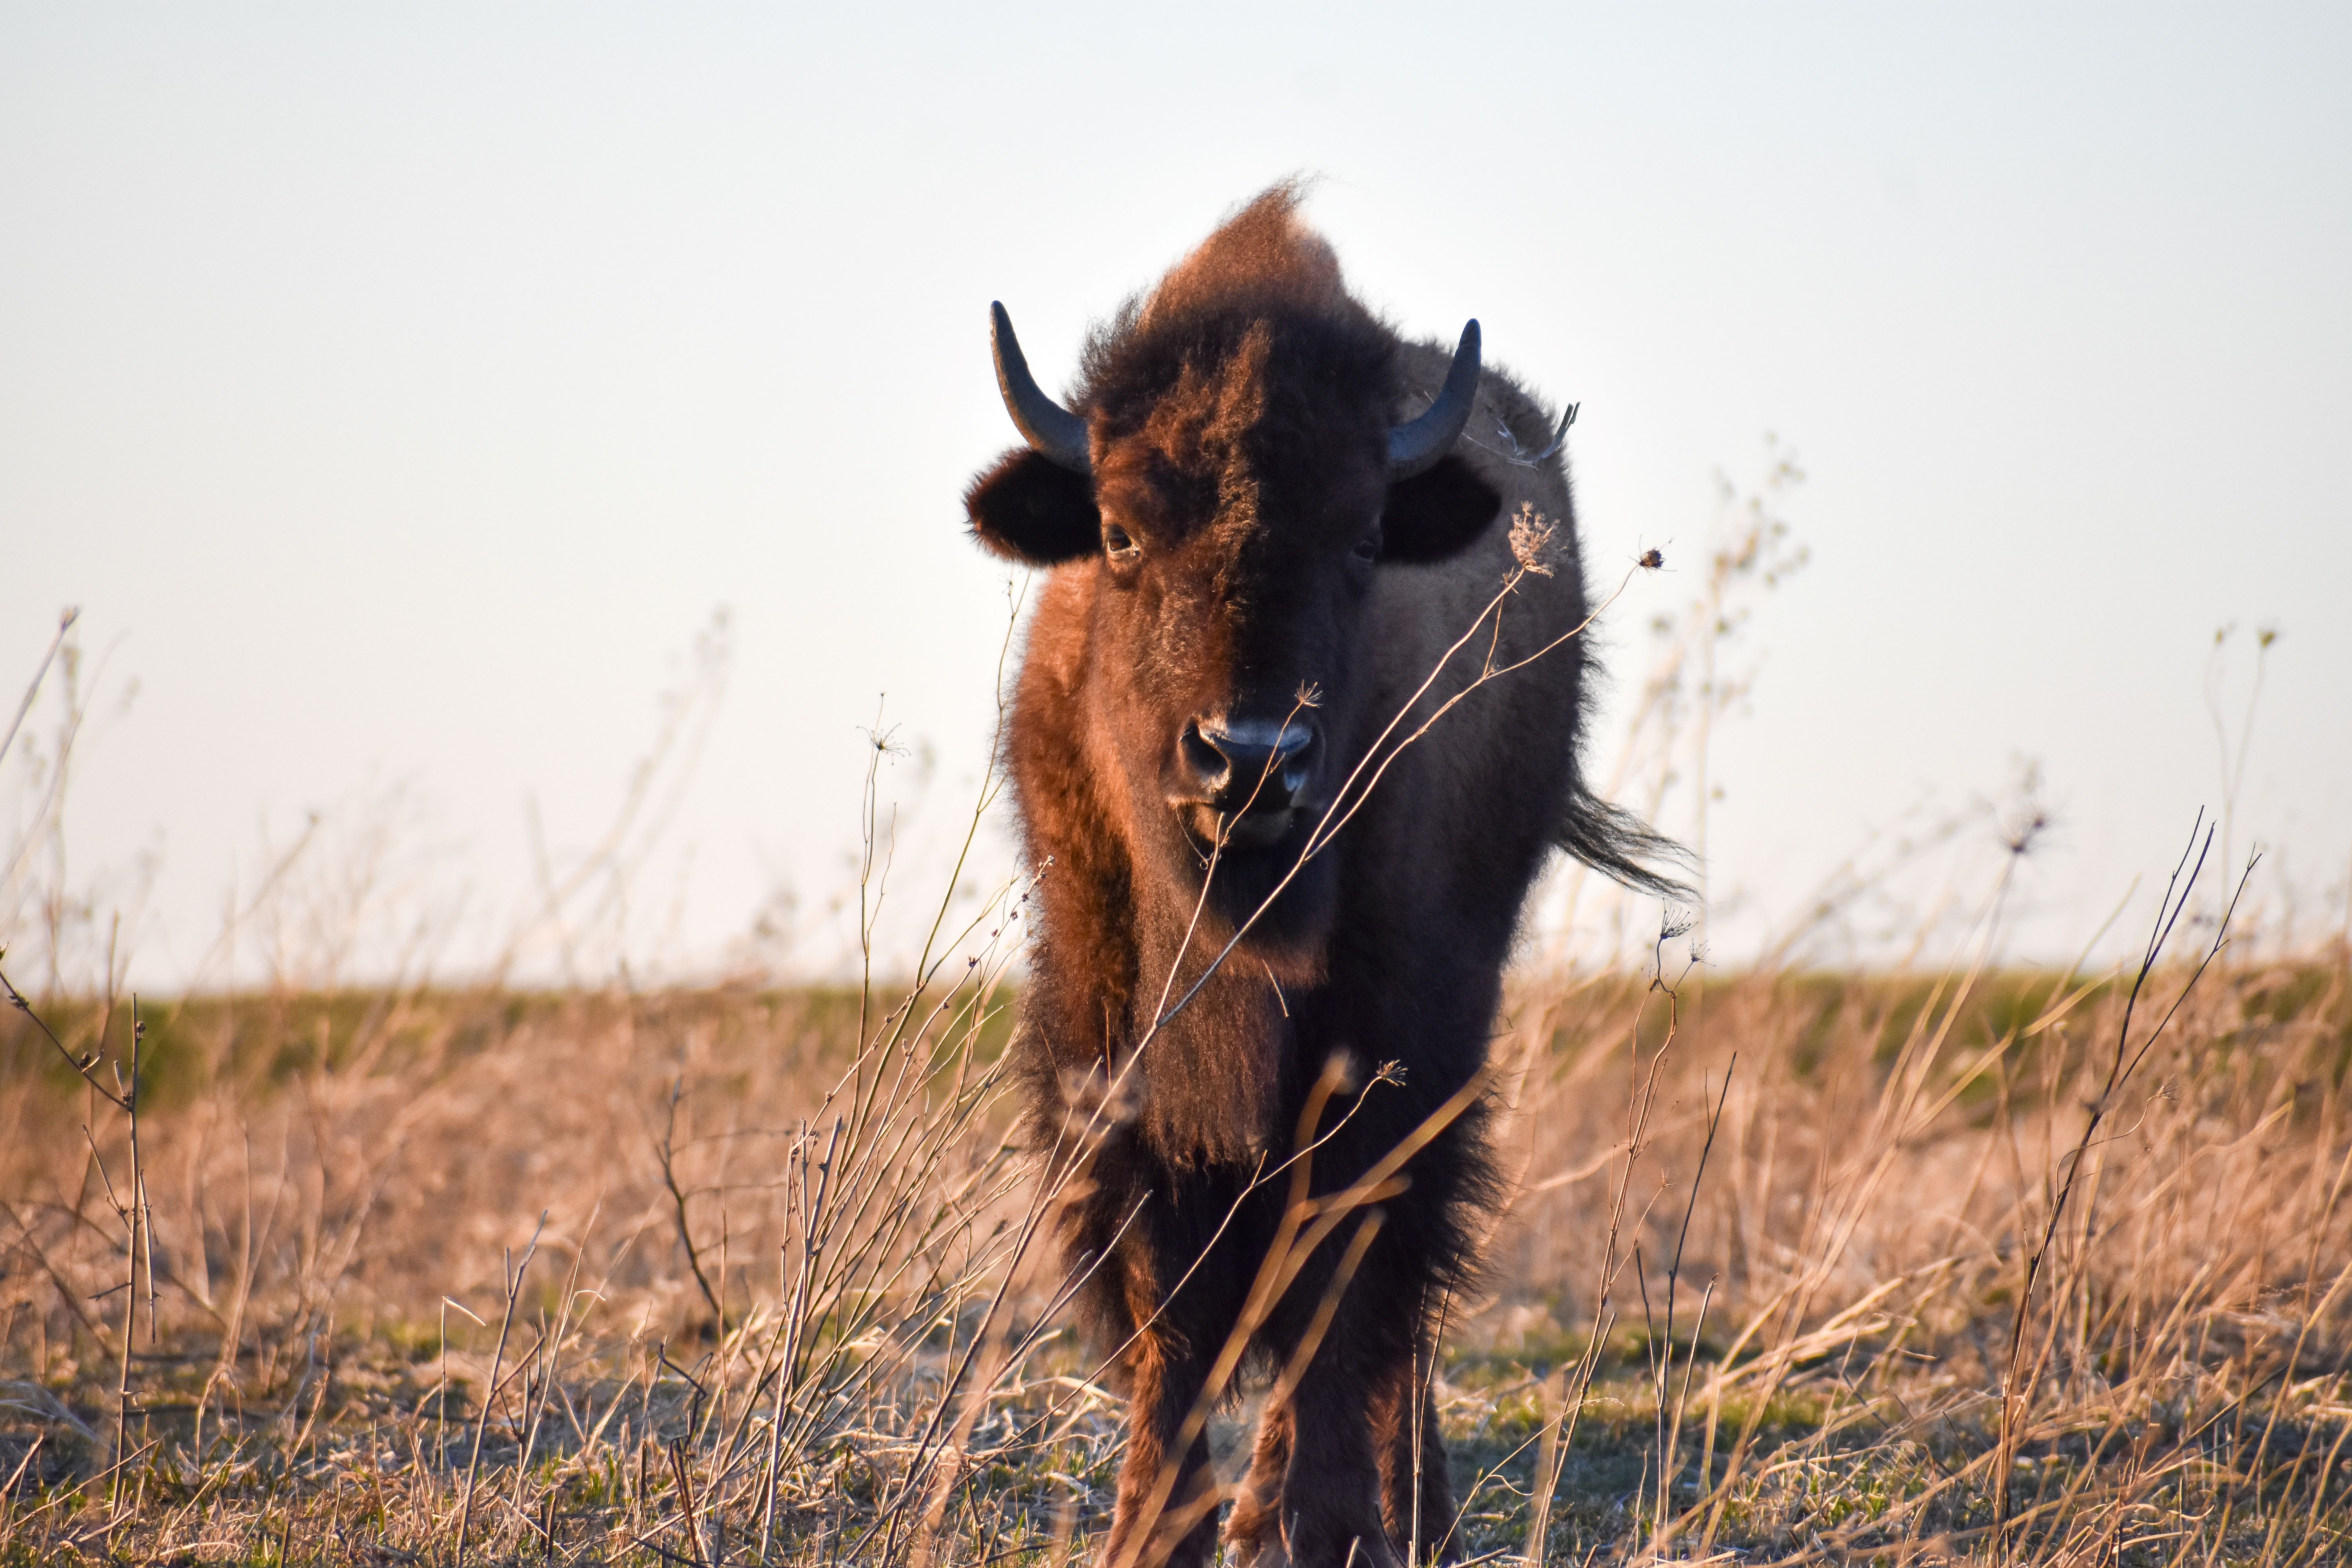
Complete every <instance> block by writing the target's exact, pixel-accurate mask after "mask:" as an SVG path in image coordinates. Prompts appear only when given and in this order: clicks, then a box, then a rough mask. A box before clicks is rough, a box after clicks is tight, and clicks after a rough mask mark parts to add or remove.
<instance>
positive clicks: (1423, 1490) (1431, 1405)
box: [1372, 1352, 1455, 1564]
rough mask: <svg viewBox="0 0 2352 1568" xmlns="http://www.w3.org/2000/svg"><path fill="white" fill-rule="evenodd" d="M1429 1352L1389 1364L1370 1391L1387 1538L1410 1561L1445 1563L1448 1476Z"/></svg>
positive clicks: (1450, 1528) (1450, 1507)
mask: <svg viewBox="0 0 2352 1568" xmlns="http://www.w3.org/2000/svg"><path fill="white" fill-rule="evenodd" d="M1432 1353H1433V1352H1423V1355H1421V1356H1420V1357H1418V1358H1415V1359H1412V1360H1408V1361H1405V1362H1403V1363H1400V1364H1399V1365H1397V1366H1396V1367H1394V1368H1392V1369H1391V1371H1390V1373H1389V1374H1388V1375H1387V1376H1386V1377H1384V1378H1382V1379H1381V1384H1380V1387H1379V1388H1378V1389H1377V1390H1376V1391H1375V1392H1374V1394H1373V1396H1372V1442H1373V1446H1374V1451H1375V1452H1376V1453H1377V1455H1378V1456H1379V1459H1380V1467H1381V1520H1382V1521H1383V1522H1384V1523H1386V1524H1387V1526H1388V1531H1389V1541H1390V1543H1391V1545H1393V1546H1394V1547H1395V1548H1396V1549H1397V1551H1398V1552H1400V1553H1402V1554H1403V1555H1404V1556H1405V1557H1406V1558H1407V1560H1408V1561H1410V1562H1412V1563H1416V1564H1427V1563H1451V1562H1453V1561H1454V1556H1455V1552H1454V1542H1453V1539H1452V1538H1453V1533H1454V1478H1453V1475H1452V1473H1451V1472H1450V1471H1449V1470H1448V1469H1447V1468H1446V1462H1445V1441H1444V1438H1443V1437H1442V1436H1439V1434H1438V1430H1437V1399H1436V1396H1435V1394H1434V1393H1433V1390H1432V1387H1431V1384H1433V1383H1434V1382H1435V1363H1434V1362H1433V1360H1432V1359H1430V1358H1431V1354H1432ZM1424 1369H1427V1370H1424Z"/></svg>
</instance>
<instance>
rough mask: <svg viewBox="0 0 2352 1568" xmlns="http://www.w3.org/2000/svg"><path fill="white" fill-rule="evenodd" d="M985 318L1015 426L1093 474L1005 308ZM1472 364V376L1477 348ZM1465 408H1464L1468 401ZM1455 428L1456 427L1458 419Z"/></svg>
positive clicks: (1035, 443) (993, 306) (1060, 460)
mask: <svg viewBox="0 0 2352 1568" xmlns="http://www.w3.org/2000/svg"><path fill="white" fill-rule="evenodd" d="M988 320H989V328H988V336H989V342H990V343H991V344H992V346H993V347H994V349H995V351H996V387H997V390H998V391H1000V392H1002V393H1003V394H1004V412H1006V413H1007V414H1010V415H1011V416H1013V428H1015V429H1017V430H1019V431H1020V432H1021V434H1022V436H1023V437H1025V438H1026V439H1027V441H1028V443H1029V445H1030V446H1031V447H1033V448H1034V450H1035V451H1036V453H1037V455H1038V456H1039V457H1041V458H1045V459H1046V460H1048V461H1049V462H1053V463H1057V464H1059V465H1060V466H1061V467H1063V468H1067V469H1069V470H1070V471H1071V472H1073V473H1079V474H1085V473H1091V472H1092V471H1093V470H1094V458H1093V456H1092V455H1091V453H1090V452H1089V451H1088V449H1087V422H1086V421H1085V420H1083V419H1081V418H1079V417H1078V416H1076V415H1075V414H1073V413H1071V412H1070V411H1069V410H1068V409H1066V408H1065V407H1063V406H1062V405H1060V404H1058V403H1056V402H1055V401H1054V400H1053V399H1052V398H1050V397H1048V396H1046V395H1045V388H1044V387H1042V386H1039V385H1038V384H1037V378H1036V377H1035V376H1034V375H1031V374H1029V361H1028V360H1027V358H1026V357H1024V355H1023V354H1022V353H1021V340H1020V339H1019V338H1016V337H1014V336H1013V318H1012V317H1010V316H1008V315H1006V314H1005V313H1004V307H1003V305H1002V304H1000V303H998V302H996V301H994V300H991V301H990V302H989V306H988ZM1471 368H1472V371H1473V373H1474V374H1475V371H1476V368H1477V353H1476V351H1475V349H1474V350H1473V351H1472V353H1471ZM1453 384H1454V383H1453V381H1452V380H1451V379H1449V380H1448V381H1447V382H1446V385H1447V386H1449V387H1451V386H1452V385H1453ZM1464 407H1465V412H1466V410H1467V407H1468V405H1466V404H1465V405H1464ZM1427 417H1428V416H1426V415H1423V418H1424V419H1426V418H1427ZM1455 428H1457V429H1458V428H1460V421H1458V420H1457V421H1455ZM1389 441H1390V446H1391V450H1393V449H1394V447H1395V441H1396V437H1394V436H1391V437H1389Z"/></svg>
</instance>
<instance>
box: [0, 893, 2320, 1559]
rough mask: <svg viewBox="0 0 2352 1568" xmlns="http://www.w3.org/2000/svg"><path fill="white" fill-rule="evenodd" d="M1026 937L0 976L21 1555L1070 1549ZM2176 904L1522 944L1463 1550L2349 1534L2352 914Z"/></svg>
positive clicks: (2043, 1553) (1103, 1504) (1470, 1331)
mask: <svg viewBox="0 0 2352 1568" xmlns="http://www.w3.org/2000/svg"><path fill="white" fill-rule="evenodd" d="M1006 923H1007V924H1008V925H1009V923H1010V922H1009V921H1007V922H1006ZM2191 923H2192V924H2193V922H2191ZM2184 929H2187V928H2184ZM2206 938H2207V940H2209V941H2210V931H2208V932H2207V933H2206ZM1005 952H1006V950H1005V949H1004V948H1003V945H1002V944H1001V943H1000V944H999V945H998V946H997V947H994V948H990V949H987V950H986V952H984V954H983V957H982V960H981V961H980V962H978V963H970V964H964V963H961V962H960V963H959V964H958V971H959V972H958V973H956V974H955V975H952V976H942V975H940V974H938V973H934V974H932V975H930V976H928V977H926V978H927V979H928V980H929V982H930V984H924V985H914V984H908V985H907V986H902V987H900V988H899V989H898V991H896V992H892V993H887V994H886V993H883V992H879V991H877V992H874V993H872V994H861V993H860V992H858V991H856V990H798V991H782V992H775V991H761V990H756V989H748V988H746V989H726V988H720V989H708V990H697V991H679V992H665V993H660V994H635V995H632V994H621V993H605V994H515V993H511V992H508V991H503V990H501V991H481V992H467V991H447V990H417V991H407V992H383V991H373V992H353V993H343V994H312V993H291V992H289V993H273V994H241V995H234V996H226V997H194V998H188V999H185V1000H182V1001H179V1002H175V1003H170V1004H159V1003H154V1002H143V1003H142V1004H141V1005H140V1006H139V1009H138V1016H137V1018H136V1020H135V1025H134V1019H133V1016H132V1012H131V1005H130V1004H129V1003H128V1002H121V1003H118V1004H115V1005H111V1006H107V1005H98V1004H94V1003H89V1002H81V1003H75V1002H72V1001H69V1000H66V1001H57V1002H52V1003H44V1002H42V1001H40V1000H38V999H35V1000H33V1001H32V1002H31V1004H30V1005H29V1007H28V1008H26V1009H24V1010H20V1011H16V1012H12V1013H9V1014H7V1015H5V1016H0V1197H5V1224H6V1226H7V1230H6V1234H5V1237H0V1247H4V1248H5V1254H0V1256H5V1278H0V1315H5V1321H6V1325H7V1326H6V1336H5V1369H0V1377H5V1380H6V1381H5V1386H0V1484H5V1493H0V1558H5V1560H6V1561H12V1562H33V1561H44V1562H47V1561H74V1560H77V1559H86V1560H94V1561H95V1560H109V1561H126V1562H156V1563H161V1562H173V1563H178V1562H201V1563H215V1562H234V1563H285V1562H336V1563H343V1562H356V1563H411V1562H432V1563H453V1562H456V1561H457V1560H459V1559H461V1558H463V1559H465V1560H467V1561H472V1562H478V1563H490V1562H510V1561H524V1562H534V1563H536V1562H556V1563H647V1564H651V1563H719V1562H736V1563H746V1562H754V1561H768V1562H780V1563H897V1562H923V1563H940V1564H946V1563H962V1564H973V1565H977V1564H982V1563H1039V1564H1042V1563H1062V1562H1064V1561H1066V1560H1069V1559H1071V1558H1072V1557H1074V1556H1076V1555H1078V1554H1081V1553H1083V1552H1085V1551H1086V1550H1087V1546H1088V1543H1089V1541H1090V1539H1091V1537H1092V1536H1093V1535H1094V1533H1095V1532H1096V1531H1098V1529H1099V1527H1100V1526H1101V1524H1102V1523H1103V1521H1104V1519H1105V1511H1106V1509H1107V1507H1108V1488H1109V1483H1110V1479H1111V1477H1112V1475H1113V1474H1114V1471H1115V1468H1116V1465H1117V1461H1118V1454H1119V1446H1120V1424H1119V1419H1118V1402H1117V1400H1116V1399H1115V1397H1114V1396H1113V1394H1111V1393H1110V1391H1109V1390H1108V1388H1107V1386H1106V1375H1105V1373H1103V1369H1102V1365H1101V1363H1100V1360H1099V1357H1100V1355H1101V1352H1102V1350H1103V1348H1104V1347H1098V1346H1090V1345H1087V1344H1084V1343H1082V1342H1079V1341H1078V1340H1077V1339H1076V1337H1075V1335H1074V1334H1073V1332H1072V1331H1070V1330H1069V1329H1068V1328H1067V1327H1066V1325H1065V1323H1064V1321H1063V1319H1062V1314H1061V1312H1060V1310H1059V1305H1060V1300H1061V1297H1062V1295H1063V1293H1064V1289H1065V1287H1066V1279H1065V1278H1064V1276H1063V1274H1062V1271H1061V1265H1060V1263H1059V1261H1058V1260H1057V1259H1056V1258H1055V1257H1054V1256H1053V1254H1052V1249H1051V1247H1049V1246H1048V1245H1047V1244H1046V1242H1045V1239H1044V1234H1043V1233H1044V1230H1045V1219H1046V1218H1047V1216H1048V1215H1049V1213H1050V1210H1051V1207H1052V1202H1053V1194H1051V1193H1050V1192H1046V1191H1043V1190H1041V1186H1040V1178H1039V1175H1038V1173H1037V1171H1036V1170H1035V1168H1034V1165H1033V1163H1031V1161H1030V1159H1029V1157H1028V1155H1027V1153H1026V1152H1024V1150H1022V1149H1021V1148H1020V1147H1018V1145H1017V1140H1016V1139H1015V1138H1014V1137H1013V1133H1012V1130H1011V1118H1010V1115H1009V1107H1008V1104H1007V1101H1006V1098H1005V1095H1004V1092H1003V1089H1004V1086H1003V1081H1002V1079H1000V1077H999V1069H1000V1057H1001V1053H1002V1050H1003V1044H1004V1041H1005V1038H1006V1037H1007V1034H1008V1032H1009V1023H1010V1009H1011V1005H1012V1002H1013V997H1012V994H1011V992H1010V989H1009V984H1008V982H1007V979H1006V975H1007V971H1006V969H1005V967H1004V963H1005ZM2202 956H2203V955H2202V954H2201V953H2199V952H2189V953H2188V954H2187V955H2186V956H2185V957H2183V958H2180V959H2178V960H2175V959H2169V958H2164V957H2158V958H2157V959H2156V960H2154V961H2153V962H2152V963H2150V964H2149V965H2147V970H2146V973H2144V974H2143V973H2140V971H2139V970H2138V969H2137V968H2136V967H2135V968H2126V969H2124V970H2122V971H2119V972H2115V973H2097V974H2075V973H2042V972H2032V973H2028V972H2003V971H1999V970H1989V969H1971V968H1969V967H1968V966H1967V965H1966V964H1962V965H1960V966H1958V967H1956V968H1955V970H1954V971H1952V972H1951V973H1943V974H1918V975H1913V974H1903V973H1878V974H1867V973H1801V972H1775V973H1763V972H1758V973H1741V974H1731V975H1712V976H1710V975H1708V974H1706V973H1705V972H1704V971H1703V970H1693V971H1690V972H1689V973H1685V974H1684V975H1682V976H1681V977H1680V978H1679V979H1676V977H1675V976H1674V975H1673V974H1671V973H1669V974H1668V975H1667V976H1665V977H1664V980H1661V979H1660V978H1659V977H1658V976H1656V975H1655V974H1644V973H1633V972H1631V971H1604V972H1601V973H1592V974H1586V975H1581V976H1579V975H1567V976H1559V975H1549V976H1548V975H1542V974H1523V975H1522V976H1520V977H1519V979H1518V980H1517V983H1516V984H1515V988H1514V990H1513V992H1512V994H1511V997H1510V1000H1509V1003H1508V1005H1507V1009H1506V1015H1505V1017H1504V1019H1503V1020H1502V1022H1501V1024H1500V1026H1499V1027H1498V1033H1497V1036H1496V1042H1495V1047H1494V1059H1495V1063H1496V1071H1495V1075H1494V1078H1493V1080H1492V1083H1491V1086H1490V1091H1491V1093H1492V1094H1493V1095H1494V1096H1495V1098H1496V1100H1497V1101H1498V1102H1499V1103H1500V1104H1501V1105H1502V1107H1503V1111H1504V1115H1503V1121H1502V1123H1501V1125H1502V1127H1503V1129H1504V1140H1503V1146H1504V1151H1505V1156H1506V1166H1507V1173H1508V1176H1509V1178H1510V1180H1511V1184H1512V1193H1513V1196H1512V1198H1511V1201H1510V1203H1509V1205H1508V1207H1507V1211H1506V1212H1505V1213H1504V1214H1503V1215H1500V1216H1499V1217H1498V1219H1497V1221H1496V1228H1495V1232H1494V1235H1493V1237H1492V1239H1491V1243H1490V1246H1489V1257H1490V1259H1491V1265H1492V1268H1491V1276H1490V1280H1489V1284H1488V1288H1487V1289H1486V1293H1485V1295H1484V1296H1483V1298H1482V1299H1480V1300H1465V1301H1461V1302H1457V1303H1451V1304H1449V1307H1448V1323H1449V1330H1448V1334H1447V1339H1446V1344H1445V1348H1444V1353H1443V1358H1442V1361H1441V1363H1440V1364H1439V1365H1438V1366H1437V1367H1436V1368H1434V1369H1433V1373H1432V1375H1433V1378H1434V1380H1435V1387H1436V1392H1437V1397H1438V1401H1439V1404H1440V1406H1441V1409H1442V1412H1443V1416H1444V1425H1445V1429H1446V1438H1447V1442H1448V1445H1449V1448H1450V1457H1449V1458H1448V1461H1447V1462H1449V1463H1450V1464H1451V1466H1452V1468H1453V1472H1454V1487H1455V1491H1456V1495H1457V1497H1458V1498H1459V1499H1460V1500H1461V1503H1462V1510H1461V1516H1460V1518H1459V1519H1458V1521H1454V1535H1453V1550H1454V1551H1455V1552H1458V1553H1459V1555H1460V1556H1461V1557H1462V1558H1464V1559H1465V1560H1468V1561H1488V1562H1517V1561H1526V1562H1530V1563H1546V1562H1549V1563H1585V1562H1590V1561H1607V1562H1637V1561H1638V1562H1647V1561H1699V1560H1707V1559H1713V1560H1718V1561H1726V1562H1730V1561H1738V1562H1743V1563H1763V1562H1801V1561H1815V1560H1846V1559H1864V1558H1867V1559H1874V1560H1884V1561H1888V1562H1917V1563H1933V1562H1947V1561H1949V1562H1968V1563H2010V1562H2018V1563H2025V1562H2032V1563H2075V1562H2081V1563H2091V1562H2099V1563H2146V1564H2165V1563H2189V1562H2196V1563H2249V1564H2252V1563H2280V1564H2284V1563H2325V1562H2331V1561H2342V1560H2344V1557H2345V1555H2346V1552H2347V1545H2346V1536H2345V1532H2346V1531H2347V1528H2352V1508H2347V1503H2346V1497H2347V1491H2352V1455H2347V1453H2346V1452H2345V1447H2346V1443H2347V1438H2352V1393H2347V1387H2346V1379H2347V1371H2352V1369H2347V1352H2348V1351H2352V1300H2347V1280H2352V1273H2347V1268H2352V1218H2347V1205H2346V1194H2345V1191H2344V1188H2345V1185H2346V1182H2347V1176H2352V1105H2347V1083H2346V1068H2347V1061H2352V995H2348V994H2347V991H2348V990H2352V976H2347V954H2346V952H2344V951H2342V950H2341V949H2340V948H2339V949H2327V950H2320V951H2315V952H2308V953H2306V954H2305V956H2303V957H2300V958H2297V959H2294V960H2292V961H2287V960H2281V961H2278V962H2269V963H2255V962H2252V961H2233V959H2232V956H2231V953H2229V952H2224V953H2223V954H2222V956H2221V959H2219V960H2218V961H2216V962H2215V963H2213V964H2212V965H2211V966H2210V968H2209V969H2207V970H2206V971H2205V972H2204V973H2202V975H2201V978H2196V972H2197V963H2198V961H2199V960H2200V958H2201V957H2202ZM1668 968H1669V969H1670V970H1671V969H1672V968H1673V965H1671V964H1669V965H1668ZM950 979H954V980H957V981H959V982H960V983H959V984H948V981H949V980H950ZM2192 979H2194V984H2192ZM1666 981H1672V982H1673V984H1672V986H1671V989H1670V988H1669V987H1668V985H1667V984H1666V983H1665V982H1666ZM51 1034H54V1036H55V1039H54V1041H53V1040H52V1039H51V1038H49V1035H51ZM134 1051H135V1053H136V1064H135V1079H134V1072H133V1053H134ZM78 1061H79V1062H82V1063H84V1066H83V1067H82V1068H81V1069H80V1076H77V1067H76V1063H77V1062H78ZM133 1081H135V1082H136V1083H137V1085H138V1086H139V1088H138V1092H137V1093H136V1095H135V1096H134V1095H133V1094H131V1092H130V1091H129V1090H130V1086H131V1083H132V1082H133ZM132 1110H135V1111H136V1117H135V1128H134V1118H133V1116H132V1115H131V1111H132ZM134 1140H135V1148H134ZM1251 1397H1252V1395H1251V1394H1249V1393H1247V1392H1246V1391H1244V1392H1242V1393H1241V1394H1238V1395H1237V1396H1236V1398H1235V1399H1234V1401H1233V1402H1232V1403H1231V1404H1230V1405H1229V1407H1228V1408H1226V1409H1225V1410H1223V1412H1221V1414H1220V1415H1218V1417H1217V1419H1216V1422H1215V1424H1214V1426H1213V1438H1214V1440H1215V1441H1216V1442H1217V1444H1218V1446H1219V1448H1220V1451H1221V1453H1223V1454H1224V1455H1225V1456H1226V1458H1227V1459H1228V1461H1229V1462H1230V1461H1231V1460H1232V1459H1233V1458H1234V1447H1235V1445H1236V1444H1238V1443H1240V1442H1243V1441H1244V1440H1245V1430H1246V1428H1245V1423H1246V1420H1247V1417H1248V1415H1249V1414H1250V1410H1249V1400H1250V1398H1251ZM1433 1462H1434V1461H1433ZM1233 1473H1234V1472H1233V1468H1231V1465H1230V1463H1229V1465H1228V1468H1227V1470H1226V1474H1227V1476H1228V1479H1231V1477H1232V1475H1233Z"/></svg>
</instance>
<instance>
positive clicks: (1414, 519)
mask: <svg viewBox="0 0 2352 1568" xmlns="http://www.w3.org/2000/svg"><path fill="white" fill-rule="evenodd" d="M1500 510H1503V497H1502V493H1501V492H1500V491H1498V490H1497V489H1495V487H1494V486H1492V485H1490V484H1488V483H1487V482H1486V480H1484V479H1480V478H1479V477H1478V475H1477V474H1476V472H1475V470H1473V469H1472V468H1471V467H1470V465H1469V464H1467V463H1465V462H1464V461H1463V460H1462V459H1461V458H1455V457H1445V458H1439V459H1438V460H1437V464H1436V466H1435V467H1433V468H1430V469H1429V470H1428V471H1427V472H1425V473H1420V474H1415V475H1414V476H1413V477H1412V478H1411V479H1399V480H1398V481H1397V482H1396V483H1394V484H1392V485H1391V486H1390V487H1389V500H1388V509H1387V510H1385V511H1383V512H1382V513H1381V559H1383V560H1387V561H1403V562H1409V563H1417V562H1427V561H1443V560H1444V559H1445V558H1446V557H1447V556H1449V555H1452V554H1454V552H1457V551H1459V550H1462V549H1463V548H1465V546H1467V545H1468V544H1469V543H1470V542H1472V541H1473V540H1475V539H1476V538H1477V537H1478V536H1479V535H1480V534H1482V533H1484V532H1486V525H1487V524H1488V523H1490V522H1492V521H1495V514H1496V512H1498V511H1500Z"/></svg>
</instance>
